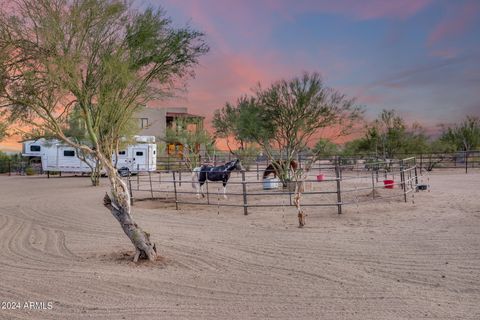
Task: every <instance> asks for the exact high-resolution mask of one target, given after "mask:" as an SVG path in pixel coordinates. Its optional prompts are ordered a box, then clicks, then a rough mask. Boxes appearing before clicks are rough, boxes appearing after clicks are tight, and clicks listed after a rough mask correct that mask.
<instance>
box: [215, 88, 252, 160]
mask: <svg viewBox="0 0 480 320" xmlns="http://www.w3.org/2000/svg"><path fill="white" fill-rule="evenodd" d="M250 102H251V98H248V97H246V96H243V97H240V98H239V99H238V100H237V104H236V105H233V104H231V103H228V102H227V103H226V104H225V106H224V107H223V108H221V109H218V110H215V111H214V114H213V120H212V125H213V128H214V129H215V136H216V137H219V138H225V139H226V141H227V147H228V148H229V150H230V152H232V149H231V147H230V144H229V139H230V138H233V140H234V141H235V142H236V143H237V144H238V145H239V149H240V150H245V149H246V148H247V147H248V146H247V144H248V143H249V142H251V141H250V140H251V139H250V138H249V137H248V136H246V135H245V132H244V130H242V127H241V124H240V116H242V117H244V118H245V117H249V116H250V117H253V115H251V114H250V113H249V112H248V111H247V112H246V111H245V109H247V108H248V106H249V103H250ZM244 121H247V119H244Z"/></svg>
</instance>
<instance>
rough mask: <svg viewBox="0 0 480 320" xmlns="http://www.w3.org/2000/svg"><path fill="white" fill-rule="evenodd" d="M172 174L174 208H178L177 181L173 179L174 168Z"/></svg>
mask: <svg viewBox="0 0 480 320" xmlns="http://www.w3.org/2000/svg"><path fill="white" fill-rule="evenodd" d="M172 176H173V193H174V194H175V210H178V199H177V182H176V180H175V170H173V171H172Z"/></svg>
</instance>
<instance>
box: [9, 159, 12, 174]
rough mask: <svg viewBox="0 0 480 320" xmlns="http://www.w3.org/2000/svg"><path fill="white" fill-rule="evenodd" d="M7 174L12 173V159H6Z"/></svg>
mask: <svg viewBox="0 0 480 320" xmlns="http://www.w3.org/2000/svg"><path fill="white" fill-rule="evenodd" d="M8 175H9V176H11V175H12V160H10V159H9V160H8Z"/></svg>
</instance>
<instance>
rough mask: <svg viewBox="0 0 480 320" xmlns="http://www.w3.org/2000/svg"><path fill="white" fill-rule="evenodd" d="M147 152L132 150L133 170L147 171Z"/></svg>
mask: <svg viewBox="0 0 480 320" xmlns="http://www.w3.org/2000/svg"><path fill="white" fill-rule="evenodd" d="M146 165H147V150H145V149H137V148H135V149H133V170H134V171H145V170H146V169H147V166H146Z"/></svg>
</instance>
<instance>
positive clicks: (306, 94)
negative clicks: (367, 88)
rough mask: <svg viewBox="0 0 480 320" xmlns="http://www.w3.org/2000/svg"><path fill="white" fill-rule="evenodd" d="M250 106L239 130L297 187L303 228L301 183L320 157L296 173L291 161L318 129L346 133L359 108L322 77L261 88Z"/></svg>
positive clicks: (310, 76)
mask: <svg viewBox="0 0 480 320" xmlns="http://www.w3.org/2000/svg"><path fill="white" fill-rule="evenodd" d="M247 104H248V105H246V106H244V107H243V110H244V112H240V116H239V117H240V121H239V122H240V125H239V126H240V128H241V129H240V132H242V135H243V136H246V137H248V138H249V139H252V140H254V141H255V142H257V143H258V144H259V145H260V146H261V147H262V148H263V149H264V150H265V153H266V155H267V156H268V158H269V159H270V160H271V161H272V164H273V165H274V166H276V169H277V172H279V173H280V174H279V177H280V179H282V180H287V181H282V182H283V183H284V185H287V186H288V185H291V184H292V183H293V184H294V186H295V198H294V199H295V205H296V207H297V211H298V218H299V226H300V227H302V226H303V225H304V224H305V213H304V211H303V209H302V208H301V205H300V202H301V194H302V186H303V181H305V179H306V178H307V175H308V171H309V169H310V168H311V166H312V164H313V163H314V162H315V161H316V160H317V159H318V156H320V154H321V153H320V152H318V153H313V154H312V155H311V156H310V157H309V158H308V160H307V161H306V162H305V163H304V165H303V166H302V168H298V169H297V170H294V171H292V170H290V163H291V161H292V160H296V159H297V156H298V155H299V153H300V152H301V151H302V150H304V149H305V147H306V146H307V145H309V144H311V142H312V140H313V139H315V138H316V137H317V138H318V134H319V131H320V129H322V128H326V127H330V128H332V129H335V131H336V132H337V134H338V135H343V134H347V133H348V132H349V129H351V128H352V126H353V123H354V121H355V120H357V119H359V117H360V116H361V109H360V108H359V107H357V106H355V105H354V100H353V99H348V98H347V97H346V96H345V95H344V94H341V93H339V92H338V91H336V90H333V89H331V88H329V87H326V86H325V85H324V84H323V82H322V79H321V77H320V75H319V74H318V73H311V74H309V73H304V74H303V75H302V76H301V77H296V78H293V79H292V80H288V81H287V80H281V81H278V82H276V83H274V84H272V85H271V86H270V87H269V88H266V89H263V88H261V87H260V86H259V87H258V88H257V90H256V97H255V98H251V99H250V100H248V103H247ZM275 160H277V161H275ZM278 160H280V161H278Z"/></svg>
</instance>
